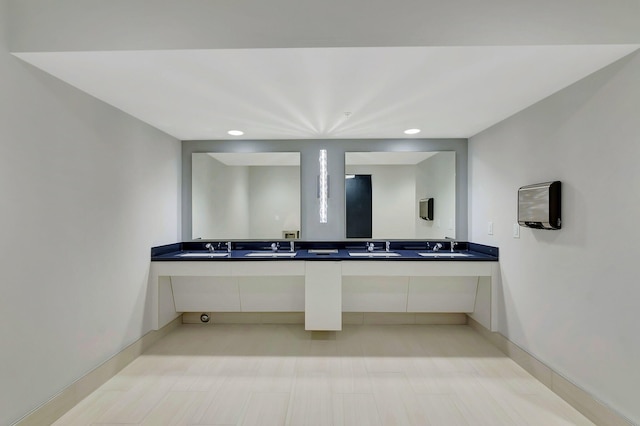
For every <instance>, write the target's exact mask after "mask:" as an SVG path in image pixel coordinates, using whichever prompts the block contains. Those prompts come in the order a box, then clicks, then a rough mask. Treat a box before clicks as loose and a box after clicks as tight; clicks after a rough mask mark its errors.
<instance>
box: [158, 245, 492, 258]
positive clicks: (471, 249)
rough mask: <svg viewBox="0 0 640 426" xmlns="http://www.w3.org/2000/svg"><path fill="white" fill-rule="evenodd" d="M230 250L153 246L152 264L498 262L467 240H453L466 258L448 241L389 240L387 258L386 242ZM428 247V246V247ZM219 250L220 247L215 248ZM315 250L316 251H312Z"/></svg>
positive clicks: (234, 247)
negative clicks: (291, 254) (371, 247)
mask: <svg viewBox="0 0 640 426" xmlns="http://www.w3.org/2000/svg"><path fill="white" fill-rule="evenodd" d="M273 242H277V243H279V244H280V249H279V250H278V251H277V252H276V253H278V255H280V256H282V257H276V256H272V253H273V251H272V250H271V244H272V243H273ZM365 242H373V243H374V245H375V249H374V251H373V253H374V255H372V256H369V255H368V254H369V252H367V250H366V249H365ZM207 243H211V244H212V245H213V246H214V247H216V250H215V253H214V255H213V256H211V255H210V254H209V251H208V250H207V249H206V248H205V245H206V244H207ZM436 243H441V244H442V245H443V247H442V248H441V249H440V250H439V251H438V252H437V253H436V252H433V251H432V250H430V249H428V248H427V247H429V248H433V247H434V245H435V244H436ZM231 244H232V250H231V253H230V254H226V255H223V254H225V253H226V243H225V242H223V241H204V240H198V241H189V242H181V243H175V244H169V245H165V246H158V247H153V248H152V249H151V261H155V262H159V261H162V262H165V261H181V262H185V261H187V262H204V261H206V262H211V261H280V260H288V261H291V260H293V261H295V260H306V261H324V260H328V261H337V260H345V261H349V260H360V261H362V260H364V261H372V260H378V261H380V260H384V261H426V262H429V261H462V262H478V261H480V262H495V261H497V260H498V254H499V253H498V251H499V250H498V248H497V247H492V246H486V245H482V244H475V243H471V242H466V241H456V246H455V247H454V251H455V253H460V254H464V255H466V256H457V257H456V256H455V255H452V253H451V250H450V247H451V246H450V244H451V241H450V240H442V241H436V240H434V241H422V240H421V241H390V244H391V246H390V252H392V253H397V254H399V256H393V255H391V256H387V255H386V254H385V249H384V248H385V241H380V240H367V241H364V240H363V241H336V242H327V241H298V240H295V241H294V244H295V251H296V253H297V254H296V256H294V257H289V256H287V255H286V253H288V252H290V249H289V247H290V241H282V240H280V241H231ZM427 244H428V246H427ZM218 247H219V248H218ZM314 251H315V252H314ZM350 252H351V253H362V254H365V253H366V254H367V255H365V256H351V255H349V253H350ZM250 253H260V254H262V253H264V254H265V255H266V256H265V257H262V256H257V257H253V256H247V255H248V254H250ZM418 253H433V255H434V257H424V256H420V255H419V254H418Z"/></svg>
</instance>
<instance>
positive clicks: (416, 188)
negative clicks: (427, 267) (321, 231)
mask: <svg viewBox="0 0 640 426" xmlns="http://www.w3.org/2000/svg"><path fill="white" fill-rule="evenodd" d="M455 155H456V154H455V152H454V151H434V152H347V153H345V179H346V180H345V196H346V200H345V203H346V206H347V207H346V210H347V211H346V214H345V217H346V218H347V219H346V236H347V238H376V239H443V238H455V237H456V230H455V223H456V158H455ZM367 181H368V183H367ZM429 198H432V199H433V220H425V219H422V218H421V217H420V200H424V199H429ZM358 209H360V210H358ZM369 222H370V224H369ZM363 224H364V225H363Z"/></svg>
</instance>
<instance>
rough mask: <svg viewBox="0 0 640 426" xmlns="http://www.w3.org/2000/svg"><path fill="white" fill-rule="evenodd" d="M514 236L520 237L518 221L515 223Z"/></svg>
mask: <svg viewBox="0 0 640 426" xmlns="http://www.w3.org/2000/svg"><path fill="white" fill-rule="evenodd" d="M513 238H520V225H518V224H517V223H514V224H513Z"/></svg>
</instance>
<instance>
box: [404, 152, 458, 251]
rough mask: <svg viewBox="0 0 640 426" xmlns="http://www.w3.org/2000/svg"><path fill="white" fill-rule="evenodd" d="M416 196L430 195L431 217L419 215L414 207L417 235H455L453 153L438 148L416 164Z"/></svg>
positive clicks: (425, 236)
mask: <svg viewBox="0 0 640 426" xmlns="http://www.w3.org/2000/svg"><path fill="white" fill-rule="evenodd" d="M415 197H416V200H419V199H422V198H433V220H432V221H426V220H424V219H420V217H419V214H418V212H419V210H418V207H416V215H415V219H414V220H415V226H416V234H415V235H416V238H424V239H432V238H433V239H436V238H439V239H442V238H445V237H449V238H456V229H455V227H456V225H455V223H456V157H455V152H452V151H445V152H439V153H437V154H435V155H434V156H432V157H429V158H427V159H426V160H424V161H422V162H421V163H419V164H417V165H416V194H415Z"/></svg>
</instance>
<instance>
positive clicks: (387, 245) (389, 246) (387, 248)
mask: <svg viewBox="0 0 640 426" xmlns="http://www.w3.org/2000/svg"><path fill="white" fill-rule="evenodd" d="M384 250H385V251H386V252H389V250H391V241H387V242H385V243H384Z"/></svg>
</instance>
